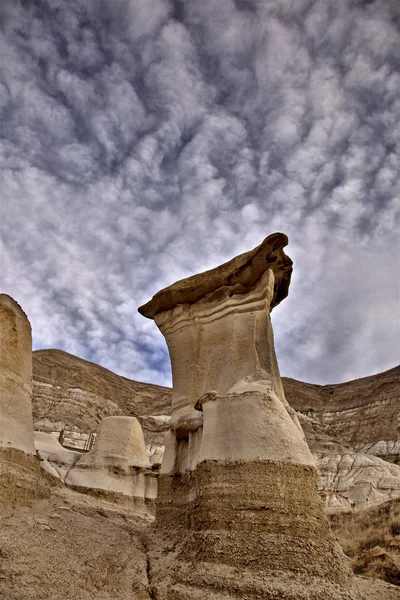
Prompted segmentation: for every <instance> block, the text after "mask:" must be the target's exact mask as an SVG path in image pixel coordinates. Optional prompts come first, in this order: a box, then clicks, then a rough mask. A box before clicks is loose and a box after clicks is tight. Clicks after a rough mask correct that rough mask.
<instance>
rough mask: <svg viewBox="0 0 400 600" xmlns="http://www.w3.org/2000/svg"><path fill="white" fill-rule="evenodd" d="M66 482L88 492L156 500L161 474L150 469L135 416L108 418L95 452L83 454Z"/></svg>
mask: <svg viewBox="0 0 400 600" xmlns="http://www.w3.org/2000/svg"><path fill="white" fill-rule="evenodd" d="M64 481H65V483H66V484H67V485H69V486H70V487H74V488H78V489H82V488H83V489H84V490H90V491H93V490H102V491H103V492H107V493H112V494H113V495H122V496H126V497H129V498H134V499H140V500H142V501H144V500H154V499H155V498H156V496H157V474H156V473H155V472H153V471H152V470H151V469H150V462H149V457H148V454H147V450H146V447H145V444H144V438H143V432H142V428H141V426H140V423H139V421H138V420H137V419H135V418H134V417H107V418H105V419H103V421H102V422H101V423H100V429H99V433H98V435H97V437H96V440H95V443H94V446H93V449H92V450H91V452H88V453H84V454H81V456H80V457H79V458H78V460H77V461H76V462H75V463H74V464H73V466H72V468H71V469H70V471H69V472H68V474H67V476H66V478H65V480H64Z"/></svg>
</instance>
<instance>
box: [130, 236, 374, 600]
mask: <svg viewBox="0 0 400 600" xmlns="http://www.w3.org/2000/svg"><path fill="white" fill-rule="evenodd" d="M286 244H287V238H286V236H284V235H283V234H273V235H271V236H269V237H268V238H266V239H265V240H264V242H263V243H262V244H260V246H258V247H257V248H255V249H254V250H253V251H251V252H248V253H245V254H242V255H241V256H239V257H237V258H234V259H233V260H231V261H230V262H228V263H226V264H224V265H222V266H220V267H217V268H216V269H213V270H211V271H208V272H206V273H202V274H200V275H195V276H193V277H189V278H188V279H185V280H183V281H179V282H177V283H175V284H174V285H172V286H170V287H169V288H166V289H164V290H161V291H160V292H158V294H156V295H155V296H154V297H153V299H152V300H151V301H150V302H149V303H147V304H146V305H144V306H142V307H141V308H140V309H139V311H140V312H141V314H143V315H144V316H147V317H149V318H153V319H154V320H155V322H156V324H157V325H158V327H159V328H160V330H161V332H162V333H163V335H164V337H165V339H166V342H167V345H168V350H169V353H170V358H171V363H172V375H173V392H172V418H171V422H170V430H169V433H168V436H167V443H166V450H165V455H164V461H163V464H162V468H161V475H160V479H159V490H160V491H159V496H158V499H157V516H156V525H157V529H158V531H159V534H160V536H161V537H163V536H164V538H163V539H164V545H163V543H160V546H159V547H161V548H164V551H161V553H160V551H159V548H158V549H157V551H155V553H154V556H153V561H154V567H153V571H154V578H153V581H154V586H155V589H156V593H157V598H160V599H161V600H164V599H167V598H168V600H175V599H176V600H183V599H184V598H185V599H188V598H196V599H205V598H210V599H217V598H221V599H222V598H224V599H226V600H227V599H229V598H247V597H249V598H250V597H259V598H264V599H266V600H268V599H272V598H277V597H279V598H282V599H292V600H294V599H296V600H298V599H300V598H307V599H310V600H311V599H319V598H321V599H322V598H324V599H328V598H329V599H339V598H343V599H344V598H346V599H350V598H361V597H363V598H365V597H366V596H362V595H360V594H361V592H360V588H359V584H358V583H357V582H356V581H355V579H354V578H353V576H352V573H351V570H350V567H349V565H348V562H347V560H346V559H345V557H344V555H343V554H342V552H341V551H340V549H339V547H338V545H337V543H336V542H335V541H334V539H333V536H332V535H331V533H330V529H329V525H328V522H327V520H326V518H325V517H324V514H323V510H322V504H321V502H320V500H319V498H318V495H317V492H316V478H317V471H316V467H315V462H314V459H313V457H312V455H311V453H310V450H309V448H308V446H307V443H306V441H305V439H304V435H303V432H302V429H301V427H300V425H299V422H298V420H297V417H296V415H295V413H294V411H293V410H292V409H290V407H289V405H288V403H287V402H286V399H285V396H284V392H283V387H282V382H281V379H280V375H279V369H278V365H277V361H276V357H275V351H274V343H273V332H272V326H271V321H270V310H272V308H273V307H274V306H276V305H277V304H279V302H280V301H281V300H282V299H283V298H285V296H286V295H287V293H288V287H289V282H290V276H291V271H292V261H291V260H290V259H289V258H288V257H287V256H286V254H285V253H284V251H283V247H284V246H286ZM173 531H176V532H178V534H177V537H176V540H175V545H173V544H172V543H171V537H173V536H171V532H173Z"/></svg>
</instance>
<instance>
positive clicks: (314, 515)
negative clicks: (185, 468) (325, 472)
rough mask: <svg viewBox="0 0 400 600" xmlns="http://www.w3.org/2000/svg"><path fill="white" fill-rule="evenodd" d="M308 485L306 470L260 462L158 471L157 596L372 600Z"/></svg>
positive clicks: (311, 476)
mask: <svg viewBox="0 0 400 600" xmlns="http://www.w3.org/2000/svg"><path fill="white" fill-rule="evenodd" d="M315 484H316V472H315V470H314V469H313V468H311V467H307V466H300V465H294V464H290V463H277V462H265V461H263V462H261V461H260V462H252V463H248V462H247V463H245V462H243V463H220V462H205V463H201V464H200V465H198V467H197V469H196V471H194V472H192V473H187V474H184V475H175V476H168V475H162V476H161V477H160V481H159V486H160V494H159V496H158V500H157V519H156V525H155V527H156V537H157V539H158V541H157V544H155V543H154V542H153V544H152V551H151V557H150V560H151V567H152V568H151V581H152V585H153V589H154V592H155V597H156V598H157V600H184V599H185V600H186V599H189V598H193V599H196V600H197V599H198V600H206V599H209V600H212V599H215V600H217V599H221V600H223V599H226V600H228V599H230V598H232V599H233V598H242V599H245V598H249V599H250V598H251V599H253V598H263V599H265V600H268V599H272V598H273V599H277V598H280V599H282V600H300V599H303V598H304V599H308V600H338V599H343V600H344V599H346V600H353V599H361V598H369V596H368V595H364V593H363V592H362V591H361V587H362V584H360V583H359V582H358V581H357V580H356V579H355V578H354V576H353V574H352V571H351V569H350V566H349V563H348V560H347V559H346V557H345V556H344V554H343V553H342V551H341V550H340V548H339V546H338V545H337V543H336V542H335V541H334V539H333V537H332V533H331V531H330V528H329V525H328V522H327V520H326V518H325V516H324V514H323V510H322V503H321V501H320V500H319V498H318V496H317V494H316V491H315ZM174 530H175V531H176V537H175V539H173V537H172V536H171V531H174ZM360 585H361V587H360ZM370 597H371V598H373V597H374V596H370ZM387 597H388V598H390V597H391V596H387ZM382 598H383V596H382Z"/></svg>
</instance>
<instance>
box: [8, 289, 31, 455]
mask: <svg viewBox="0 0 400 600" xmlns="http://www.w3.org/2000/svg"><path fill="white" fill-rule="evenodd" d="M0 414H1V419H0V447H2V448H16V449H17V450H22V451H23V452H25V453H26V454H34V453H35V446H34V441H33V420H32V333H31V325H30V323H29V320H28V317H27V316H26V315H25V313H24V312H23V310H22V309H21V307H20V306H19V304H17V303H16V302H15V300H13V299H12V298H10V296H7V295H6V294H1V295H0Z"/></svg>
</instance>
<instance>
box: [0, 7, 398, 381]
mask: <svg viewBox="0 0 400 600" xmlns="http://www.w3.org/2000/svg"><path fill="white" fill-rule="evenodd" d="M0 29H1V33H0V56H1V65H0V110H1V140H0V161H1V172H0V179H1V180H0V195H1V196H0V198H1V203H0V232H1V241H0V259H1V261H0V264H1V270H0V274H1V276H0V291H2V292H5V293H8V294H10V295H12V296H13V297H14V298H15V299H16V300H17V301H18V302H19V303H20V304H21V305H22V307H23V308H24V309H25V311H26V312H27V314H28V315H29V318H30V320H31V323H32V327H33V340H34V348H35V349H37V348H49V347H51V348H61V349H64V350H66V351H68V352H71V353H73V354H77V355H78V356H81V357H83V358H86V359H88V360H92V361H94V362H97V363H100V364H102V365H104V366H106V367H108V368H110V369H112V370H114V371H116V372H117V373H120V374H123V375H125V376H128V377H131V378H135V379H139V380H142V381H150V382H154V383H164V384H169V383H170V368H169V360H168V354H167V351H166V347H165V344H164V340H163V338H162V336H161V334H160V333H159V331H158V330H157V328H156V326H155V325H154V323H153V321H150V320H148V319H145V318H143V317H142V316H140V315H139V313H137V307H138V306H139V305H141V304H143V303H144V302H146V301H147V300H149V299H150V297H151V296H152V295H153V294H154V293H155V292H157V291H158V290H159V289H160V288H162V287H165V286H166V285H169V284H171V283H173V282H174V281H176V280H177V279H180V278H182V277H185V276H188V275H190V274H193V273H195V272H199V271H203V270H205V269H208V268H211V267H213V266H216V265H218V264H220V263H221V262H223V261H226V260H228V259H230V258H232V257H233V256H235V255H236V254H238V253H240V252H243V251H246V250H249V249H251V248H253V247H254V246H256V245H258V244H259V243H260V242H261V241H262V240H263V239H264V238H265V237H266V236H267V235H269V234H270V233H272V232H274V231H282V232H284V233H286V234H287V235H288V236H289V240H290V243H289V246H288V248H287V253H288V254H289V256H291V258H292V259H293V261H294V273H293V278H292V285H291V289H290V294H289V297H288V298H287V299H286V300H285V301H284V302H283V303H282V304H281V305H280V306H279V307H277V308H276V309H275V310H274V312H273V315H272V316H273V323H274V329H275V338H276V348H277V353H278V359H279V362H280V367H281V372H282V374H284V375H287V376H291V377H295V378H298V379H302V380H303V381H312V382H316V383H335V382H340V381H345V380H348V379H352V378H356V377H362V376H365V375H369V374H372V373H376V372H379V371H382V370H385V369H388V368H390V367H392V366H395V365H396V364H398V363H399V362H400V324H399V273H400V259H399V251H400V249H399V233H398V232H399V225H400V223H399V220H400V217H399V209H400V174H399V173H400V169H399V162H400V153H399V145H400V144H399V143H400V3H399V1H398V0H375V1H374V0H185V1H182V0H175V1H173V0H170V1H168V0H68V1H66V0H1V2H0Z"/></svg>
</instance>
